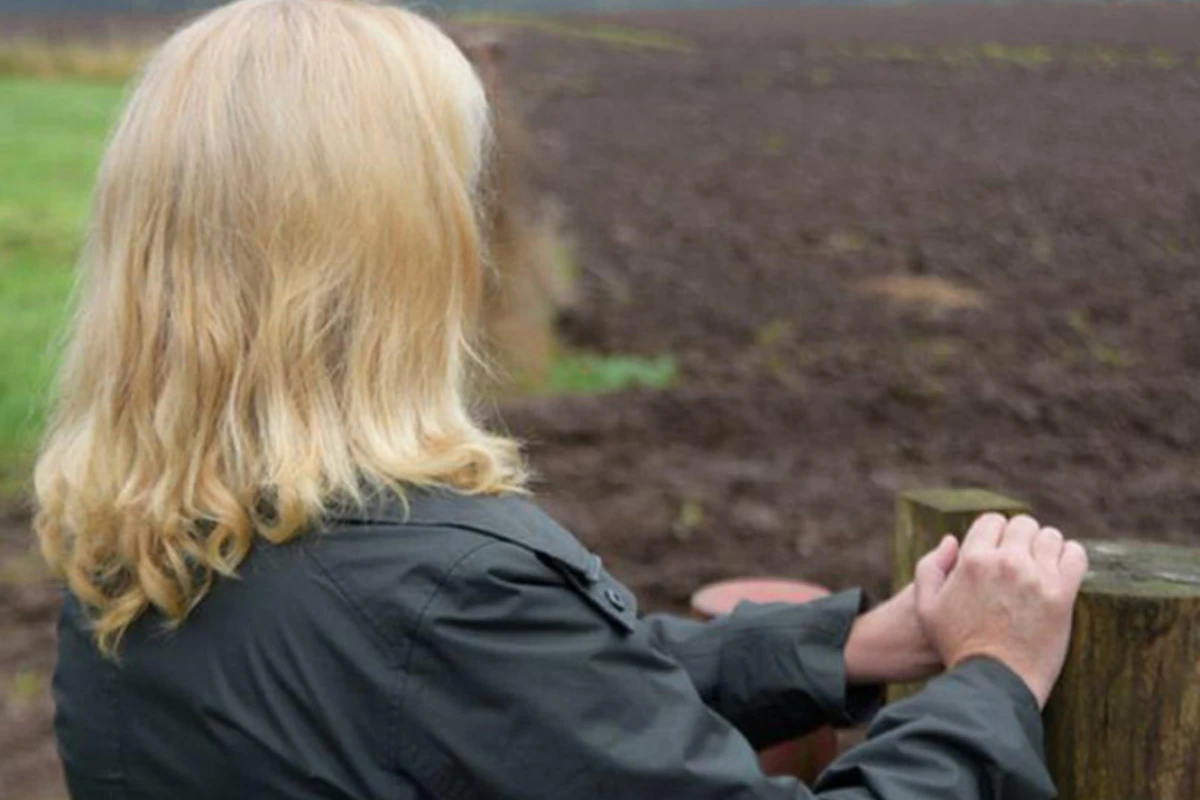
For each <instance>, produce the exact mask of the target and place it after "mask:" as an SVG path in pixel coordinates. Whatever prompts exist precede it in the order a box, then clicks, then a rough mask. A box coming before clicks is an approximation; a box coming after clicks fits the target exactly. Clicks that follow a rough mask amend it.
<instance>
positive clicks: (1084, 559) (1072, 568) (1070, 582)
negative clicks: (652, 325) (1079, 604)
mask: <svg viewBox="0 0 1200 800" xmlns="http://www.w3.org/2000/svg"><path fill="white" fill-rule="evenodd" d="M1058 565H1059V569H1060V570H1061V571H1062V576H1063V578H1064V579H1066V581H1067V588H1068V589H1070V590H1071V592H1072V593H1074V592H1077V591H1079V587H1080V585H1082V584H1083V578H1084V576H1085V575H1087V571H1088V554H1087V550H1085V549H1084V548H1083V545H1081V544H1080V543H1079V542H1076V541H1070V542H1067V543H1066V544H1065V545H1063V552H1062V557H1061V558H1060V559H1059V561H1058Z"/></svg>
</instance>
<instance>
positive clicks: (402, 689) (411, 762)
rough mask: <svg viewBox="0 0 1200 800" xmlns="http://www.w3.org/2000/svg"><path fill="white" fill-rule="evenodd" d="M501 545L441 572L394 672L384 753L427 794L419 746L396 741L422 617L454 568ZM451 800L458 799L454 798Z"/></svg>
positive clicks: (471, 552)
mask: <svg viewBox="0 0 1200 800" xmlns="http://www.w3.org/2000/svg"><path fill="white" fill-rule="evenodd" d="M503 543H504V542H502V541H499V540H496V539H490V538H489V539H487V540H486V541H484V542H481V543H480V544H477V545H476V546H474V547H472V548H471V549H470V550H468V551H467V552H465V553H463V554H462V555H461V556H459V557H458V558H457V559H456V560H455V561H454V563H452V564H451V565H450V566H449V567H447V568H446V570H445V572H443V573H442V575H441V578H440V579H439V580H438V582H437V585H436V586H434V587H433V589H432V590H431V591H430V592H429V596H428V597H426V598H425V602H424V603H422V604H421V610H420V611H419V612H418V613H417V618H416V621H415V623H414V625H413V634H412V644H411V646H410V647H409V648H408V653H407V657H406V658H405V659H404V663H403V664H401V665H400V666H399V668H398V669H397V687H396V696H397V699H396V702H395V706H394V710H393V713H392V718H391V720H390V721H389V724H388V752H389V753H390V754H391V758H392V763H393V765H394V766H395V768H396V769H397V770H401V765H402V764H405V763H406V762H408V763H407V768H406V769H403V770H402V771H403V772H405V773H406V774H408V775H409V776H411V777H412V778H413V779H414V780H417V781H418V782H420V783H422V784H424V785H425V788H426V790H427V791H431V790H432V787H431V786H430V785H429V783H428V781H426V780H423V779H422V778H423V777H424V776H418V775H417V774H416V773H417V772H418V770H421V766H422V764H423V763H425V759H424V758H422V756H421V754H420V752H419V746H418V745H417V744H416V743H415V742H412V741H410V742H409V743H407V744H402V743H401V742H400V741H399V738H400V737H399V735H398V732H399V731H400V730H401V729H402V728H403V726H402V724H401V722H402V719H403V717H404V705H405V700H406V699H407V690H408V677H409V670H410V668H411V666H412V659H413V654H414V653H415V652H416V650H417V647H418V646H419V645H420V644H421V639H422V634H423V631H424V628H425V617H426V615H427V614H428V613H429V608H430V606H432V605H433V602H434V600H436V599H437V598H438V596H439V595H441V594H442V593H443V592H444V591H445V590H446V588H447V587H448V586H449V585H450V579H451V578H453V577H454V574H455V572H457V571H458V568H459V567H461V566H462V565H463V564H464V563H466V562H467V561H468V560H469V559H471V558H473V557H474V556H475V555H477V554H478V553H480V552H482V551H483V550H486V549H488V548H489V547H493V546H495V545H499V544H503ZM405 751H406V752H405ZM406 755H408V756H411V757H412V758H410V759H409V758H405V756H406ZM422 771H423V770H422ZM442 788H445V787H442ZM460 788H461V787H460ZM455 796H460V795H458V794H456V795H455ZM461 796H472V795H470V794H469V792H468V793H466V794H463V795H461Z"/></svg>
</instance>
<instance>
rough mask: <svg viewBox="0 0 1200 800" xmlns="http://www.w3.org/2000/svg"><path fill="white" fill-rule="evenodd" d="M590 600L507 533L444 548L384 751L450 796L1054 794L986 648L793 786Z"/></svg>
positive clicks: (1029, 724)
mask: <svg viewBox="0 0 1200 800" xmlns="http://www.w3.org/2000/svg"><path fill="white" fill-rule="evenodd" d="M605 592H607V590H605ZM603 596H608V595H606V594H601V597H603ZM593 599H594V598H592V597H591V596H589V595H587V594H586V593H584V592H581V591H580V588H579V586H577V585H573V584H572V583H571V581H569V580H567V579H566V578H564V576H563V574H562V573H561V572H560V571H559V570H557V569H555V568H554V567H552V566H548V565H547V564H545V563H543V561H541V560H540V559H539V558H538V557H537V556H535V555H533V554H532V553H530V552H529V551H526V550H524V549H523V548H520V547H518V546H515V545H510V544H507V543H503V542H496V543H491V544H487V545H484V546H482V547H481V548H479V549H478V550H476V551H475V552H474V553H473V554H472V555H470V556H468V557H467V558H465V559H464V560H463V561H461V562H460V563H459V565H458V567H456V569H455V570H454V572H453V573H452V574H451V575H450V576H449V577H448V578H447V580H446V581H445V584H444V588H443V589H442V590H441V591H440V592H439V593H438V594H437V595H435V596H434V597H433V598H431V599H430V600H429V602H428V603H427V605H426V609H425V612H424V614H423V617H422V621H421V623H420V625H419V627H418V629H417V632H416V639H415V641H414V644H413V652H412V655H411V657H410V658H408V659H407V663H406V665H405V668H404V671H403V677H402V680H403V689H402V692H401V696H400V697H399V702H400V709H401V712H402V713H401V716H400V719H399V723H400V724H399V725H398V726H397V727H396V730H394V731H393V733H392V737H393V742H394V757H395V762H396V764H397V765H398V768H399V769H402V770H404V771H405V772H406V773H407V774H408V775H409V776H410V777H412V778H413V779H415V780H416V781H417V782H418V783H419V784H421V785H422V787H423V788H424V789H425V790H426V791H427V792H428V793H429V794H430V795H432V796H433V797H438V798H456V799H459V800H465V799H466V798H498V799H499V800H505V799H507V800H543V799H545V800H562V798H571V800H593V799H595V800H601V798H603V799H604V800H611V798H621V799H622V800H718V798H720V800H812V799H813V798H824V799H826V800H871V799H872V798H873V799H875V800H939V799H941V798H944V799H945V800H984V798H987V800H1049V799H1050V798H1052V797H1053V796H1054V795H1053V789H1052V787H1051V786H1050V784H1049V782H1048V780H1047V779H1046V777H1045V771H1044V767H1043V766H1042V761H1041V755H1040V752H1039V747H1040V743H1039V740H1038V739H1039V736H1040V730H1039V726H1040V721H1039V718H1038V715H1037V713H1036V709H1031V708H1030V707H1029V704H1030V703H1031V702H1032V701H1031V698H1029V697H1028V696H1022V695H1021V694H1020V693H1019V692H1017V691H1016V689H1015V687H1014V685H1013V681H1014V680H1016V679H1015V678H1012V677H1011V676H1008V675H1006V674H1004V668H1003V667H999V665H993V664H992V663H991V662H988V663H976V664H972V665H968V666H967V667H964V668H963V669H962V670H961V671H959V672H956V673H954V674H951V675H948V676H945V677H943V678H940V679H938V680H936V681H934V682H933V683H932V684H931V686H930V688H929V690H927V691H926V692H924V693H923V694H920V695H918V696H916V697H915V698H912V699H910V700H908V701H906V702H905V703H901V704H898V705H897V706H895V707H893V708H890V709H888V710H886V711H885V712H883V714H881V715H880V717H879V719H878V720H877V722H876V723H875V726H874V728H873V730H872V734H871V739H870V740H869V741H868V742H866V743H864V744H863V745H862V746H860V748H858V749H856V750H854V751H852V752H851V753H849V754H847V756H845V757H844V758H843V759H841V760H840V761H838V762H836V763H835V764H834V765H833V767H832V768H831V769H830V770H829V772H828V775H827V776H826V777H825V778H823V781H822V783H821V784H820V785H818V786H817V787H816V788H815V789H809V788H807V787H805V786H803V785H802V784H800V783H798V782H797V781H796V780H795V779H792V778H768V777H767V776H765V775H764V774H763V773H762V772H761V770H760V769H759V767H758V763H757V760H756V756H755V753H754V749H753V748H752V747H751V745H750V743H749V742H748V741H747V740H746V738H745V737H744V736H742V735H741V734H740V733H739V732H738V731H737V729H736V728H734V727H733V726H732V725H731V724H730V723H729V722H728V721H727V720H726V719H725V718H724V717H722V716H721V715H720V714H718V713H717V712H715V711H714V710H713V709H712V708H710V707H709V706H708V705H707V704H705V702H704V700H703V698H702V697H701V696H700V693H699V692H698V691H697V687H696V684H695V683H694V682H693V680H692V679H691V678H690V677H689V675H688V673H687V672H686V671H685V670H684V669H683V667H681V666H680V665H679V663H678V662H676V661H675V660H674V659H673V658H671V657H670V656H669V655H667V654H666V653H665V652H664V651H663V650H662V649H660V648H659V647H658V646H656V643H655V641H654V640H653V639H652V637H651V636H650V634H649V631H648V630H647V629H646V628H645V627H643V626H630V627H622V626H620V625H617V624H614V621H613V618H612V617H611V616H610V615H607V614H605V613H603V612H602V611H601V610H600V609H599V608H598V606H597V605H596V604H595V603H594V602H592V600H593ZM1026 694H1027V693H1026Z"/></svg>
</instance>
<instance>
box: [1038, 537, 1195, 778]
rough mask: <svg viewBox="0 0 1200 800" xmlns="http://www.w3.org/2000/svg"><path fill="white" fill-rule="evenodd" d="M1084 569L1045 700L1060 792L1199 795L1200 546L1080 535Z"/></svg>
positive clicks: (1049, 750) (1048, 742)
mask: <svg viewBox="0 0 1200 800" xmlns="http://www.w3.org/2000/svg"><path fill="white" fill-rule="evenodd" d="M1085 544H1087V548H1088V555H1089V557H1090V560H1091V571H1090V572H1089V573H1088V577H1087V579H1086V581H1085V582H1084V586H1083V591H1081V592H1080V595H1079V600H1078V602H1077V603H1076V605H1075V627H1074V629H1073V630H1072V633H1071V649H1070V651H1069V652H1068V655H1067V663H1066V667H1065V668H1064V669H1063V674H1062V677H1061V678H1060V679H1059V682H1058V686H1057V687H1056V688H1055V690H1054V694H1053V695H1052V696H1051V698H1050V704H1049V705H1048V706H1047V707H1046V752H1047V755H1048V757H1049V759H1050V771H1051V773H1052V774H1053V775H1054V779H1055V782H1056V783H1057V784H1058V788H1059V791H1060V792H1061V794H1062V800H1085V798H1086V800H1118V798H1120V800H1126V798H1146V800H1196V798H1200V550H1197V549H1194V548H1187V547H1178V546H1171V545H1158V544H1150V543H1146V542H1086V543H1085Z"/></svg>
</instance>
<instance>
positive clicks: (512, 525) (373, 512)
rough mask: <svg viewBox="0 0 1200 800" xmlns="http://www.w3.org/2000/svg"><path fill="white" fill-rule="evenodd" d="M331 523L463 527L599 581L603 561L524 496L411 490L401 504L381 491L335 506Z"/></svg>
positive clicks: (395, 498)
mask: <svg viewBox="0 0 1200 800" xmlns="http://www.w3.org/2000/svg"><path fill="white" fill-rule="evenodd" d="M327 519H328V520H329V521H333V522H342V523H351V524H360V525H372V524H386V525H401V526H403V525H419V526H422V527H451V528H462V529H466V530H470V531H474V532H476V533H480V534H483V535H485V536H490V537H492V538H495V539H501V540H503V541H506V542H509V543H511V544H515V545H518V546H520V547H524V548H525V549H527V550H531V551H533V552H535V553H537V554H538V555H541V556H544V557H546V558H549V559H550V560H552V561H554V562H557V563H559V564H561V565H563V566H566V567H568V568H570V569H571V570H572V571H574V572H575V573H577V574H578V575H580V576H581V577H583V578H585V579H586V580H587V581H589V582H595V581H596V580H598V579H599V578H600V571H601V562H600V558H599V557H598V556H596V555H593V554H592V553H590V552H588V550H587V548H585V547H584V546H583V545H582V544H581V543H580V542H579V540H578V539H576V538H575V537H574V536H573V535H572V534H571V533H569V532H568V531H567V530H565V529H564V528H563V527H562V526H560V525H559V524H558V523H556V522H555V521H554V520H552V519H551V518H550V517H548V516H547V515H546V514H545V512H543V511H542V510H541V509H540V508H538V507H537V506H536V505H534V504H533V503H532V502H531V501H529V500H528V499H526V498H525V497H521V496H519V495H515V494H508V495H467V494H462V493H461V492H456V491H454V490H452V489H446V488H436V489H415V488H410V489H408V490H407V491H406V492H405V497H404V499H403V500H401V498H400V497H398V496H397V495H395V494H392V493H390V492H386V493H377V494H375V495H373V496H371V497H370V498H369V499H368V500H367V502H365V503H364V504H363V505H361V506H358V505H342V506H335V507H334V508H332V509H331V510H330V513H329V515H328V517H327Z"/></svg>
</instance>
